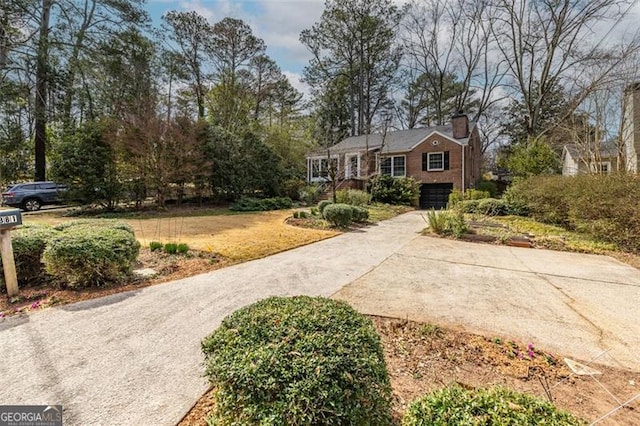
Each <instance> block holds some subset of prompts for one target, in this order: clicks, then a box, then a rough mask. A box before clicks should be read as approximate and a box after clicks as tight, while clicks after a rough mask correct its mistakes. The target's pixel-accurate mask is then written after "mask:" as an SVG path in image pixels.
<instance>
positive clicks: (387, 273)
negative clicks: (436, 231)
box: [334, 237, 640, 371]
mask: <svg viewBox="0 0 640 426" xmlns="http://www.w3.org/2000/svg"><path fill="white" fill-rule="evenodd" d="M334 297H335V298H337V299H342V300H346V301H347V302H349V303H350V304H351V305H352V306H354V307H355V308H356V309H358V310H359V311H361V312H363V313H367V314H376V315H384V316H391V317H398V318H408V319H412V320H418V321H431V322H436V323H440V324H454V325H458V326H462V327H463V328H465V329H467V330H471V331H475V332H481V333H483V334H487V335H489V336H491V335H500V336H503V337H506V338H513V339H517V340H521V341H524V342H533V343H534V344H535V345H536V346H537V347H540V348H545V349H547V350H551V351H557V352H560V353H562V354H565V355H570V356H573V357H575V358H577V359H581V360H590V359H592V358H594V357H597V356H598V355H601V354H602V353H603V352H604V351H608V352H607V353H606V355H605V356H602V357H600V358H599V359H598V362H601V363H606V364H610V365H613V366H621V365H622V366H624V367H627V368H631V369H634V370H636V371H640V321H639V320H640V271H638V270H637V269H635V268H633V267H631V266H628V265H625V264H622V263H620V262H618V261H616V260H615V259H612V258H610V257H606V256H594V255H584V254H576V253H565V252H556V251H548V250H534V249H526V248H514V247H506V246H494V245H484V244H476V243H466V242H460V241H452V240H446V239H440V238H430V237H420V238H417V239H414V240H412V241H411V242H409V243H408V244H407V245H406V246H404V247H403V248H402V249H401V250H399V251H398V252H396V253H395V254H393V255H392V256H391V257H390V258H389V259H387V260H386V261H384V262H383V263H382V264H380V265H379V266H378V267H377V268H375V269H374V270H373V271H371V272H369V273H368V274H366V275H364V276H362V277H360V278H358V279H357V280H355V281H354V282H352V283H351V284H349V285H348V286H346V287H344V288H343V289H342V290H340V291H339V292H338V293H336V294H335V295H334Z"/></svg>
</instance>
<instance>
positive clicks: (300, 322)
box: [202, 296, 391, 425]
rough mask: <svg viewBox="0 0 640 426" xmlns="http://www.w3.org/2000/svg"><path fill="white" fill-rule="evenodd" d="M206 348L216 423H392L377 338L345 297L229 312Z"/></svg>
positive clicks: (269, 302)
mask: <svg viewBox="0 0 640 426" xmlns="http://www.w3.org/2000/svg"><path fill="white" fill-rule="evenodd" d="M202 350H203V352H204V355H205V362H206V373H207V375H208V377H209V380H210V381H211V383H212V385H213V386H214V387H215V388H216V394H215V399H216V400H215V408H214V411H213V414H212V417H211V418H210V419H209V420H210V423H212V424H220V425H244V424H251V425H253V424H262V425H274V424H289V425H329V424H331V425H334V424H337V425H340V424H342V425H389V424H391V409H390V398H391V387H390V384H389V378H388V375H387V369H386V365H385V362H384V357H383V353H382V347H381V344H380V338H379V337H378V335H377V333H376V330H375V328H374V326H373V323H372V322H371V321H370V320H369V319H367V318H366V317H364V316H363V315H361V314H359V313H357V312H356V311H355V310H354V309H353V308H351V307H350V306H349V305H347V304H346V303H343V302H338V301H333V300H330V299H324V298H311V297H306V296H300V297H292V298H284V297H272V298H269V299H265V300H262V301H260V302H257V303H255V304H253V305H251V306H248V307H245V308H242V309H240V310H238V311H236V312H234V313H233V314H232V315H230V316H228V317H227V318H225V319H224V321H223V322H222V325H221V326H220V327H219V328H218V329H217V330H216V331H215V332H214V333H213V334H211V335H210V336H209V337H207V338H206V339H204V340H203V342H202Z"/></svg>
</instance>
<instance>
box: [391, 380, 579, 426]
mask: <svg viewBox="0 0 640 426" xmlns="http://www.w3.org/2000/svg"><path fill="white" fill-rule="evenodd" d="M583 424H586V423H585V422H583V421H582V420H580V419H578V418H577V417H574V416H572V415H571V414H569V413H566V412H563V411H560V410H558V409H557V408H556V407H555V406H553V405H552V404H550V403H548V402H546V401H543V400H540V399H537V398H534V397H532V396H529V395H526V394H523V393H518V392H514V391H512V390H509V389H505V388H502V387H493V388H488V389H474V390H467V389H463V388H462V387H461V386H459V385H453V386H450V387H447V388H444V389H441V390H438V391H435V392H432V393H430V394H429V395H426V396H424V397H422V398H419V399H417V400H416V401H414V402H413V403H411V405H409V407H408V408H407V411H405V414H404V417H403V419H402V426H432V425H433V426H447V425H460V426H462V425H464V426H498V425H531V426H533V425H541V426H542V425H545V426H574V425H583Z"/></svg>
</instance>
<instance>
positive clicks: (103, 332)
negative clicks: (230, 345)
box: [0, 213, 425, 426]
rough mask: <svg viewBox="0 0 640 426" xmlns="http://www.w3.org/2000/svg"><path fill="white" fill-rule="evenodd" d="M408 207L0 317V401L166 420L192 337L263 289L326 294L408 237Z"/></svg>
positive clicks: (130, 420) (186, 385)
mask: <svg viewBox="0 0 640 426" xmlns="http://www.w3.org/2000/svg"><path fill="white" fill-rule="evenodd" d="M424 226H425V223H424V221H423V220H422V218H421V217H420V216H419V214H417V213H411V214H406V215H402V216H399V217H396V218H394V219H392V220H389V221H385V222H383V223H380V224H378V225H375V226H370V227H368V228H367V229H365V230H361V231H355V232H350V233H347V234H343V235H340V236H338V237H335V238H331V239H329V240H324V241H321V242H318V243H315V244H312V245H308V246H305V247H301V248H298V249H295V250H290V251H287V252H283V253H280V254H277V255H274V256H270V257H267V258H263V259H260V260H256V261H252V262H247V263H243V264H240V265H236V266H232V267H229V268H224V269H221V270H218V271H214V272H212V273H209V274H204V275H199V276H196V277H191V278H188V279H184V280H180V281H174V282H171V283H166V284H161V285H156V286H152V287H147V288H144V289H141V290H138V291H133V292H127V293H120V294H116V295H113V296H108V297H104V298H101V299H94V300H91V301H87V302H81V303H77V304H72V305H66V306H61V307H59V308H52V309H46V310H43V311H41V312H37V313H34V314H31V315H23V316H18V317H11V318H5V319H0V404H62V405H63V407H64V423H65V425H83V426H84V425H109V426H111V425H175V424H176V423H177V422H178V421H179V420H180V419H181V417H182V415H184V414H185V413H186V412H187V411H188V410H189V408H190V407H191V406H192V405H193V404H194V403H195V402H196V401H197V400H198V398H199V397H200V396H201V395H202V394H203V393H204V391H205V390H206V389H207V387H208V384H207V381H206V379H205V378H204V377H203V372H204V368H203V365H202V354H201V351H200V342H201V340H202V339H203V338H204V337H205V336H207V335H208V334H210V333H211V332H212V331H213V330H214V329H215V328H216V327H217V326H218V325H219V324H220V321H221V320H222V319H223V318H224V317H225V316H226V315H228V314H230V313H231V312H233V311H234V310H236V309H238V308H239V307H242V306H244V305H247V304H249V303H252V302H254V301H256V300H259V299H262V298H265V297H268V296H273V295H299V294H306V295H318V296H330V295H331V294H333V293H335V292H336V291H338V290H339V289H340V288H342V287H343V286H344V285H346V284H348V283H350V282H352V281H353V280H355V279H356V278H358V277H360V276H362V275H364V274H366V273H367V272H369V271H370V270H372V269H373V268H374V267H375V266H377V265H379V264H380V263H382V262H383V261H384V260H385V259H387V258H388V257H389V256H391V255H392V254H393V253H395V252H396V251H398V250H399V249H401V248H402V247H403V246H404V245H405V244H406V243H407V242H408V241H410V240H411V239H413V238H416V237H418V232H419V231H420V230H421V229H422V228H423V227H424Z"/></svg>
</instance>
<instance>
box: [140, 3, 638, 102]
mask: <svg viewBox="0 0 640 426" xmlns="http://www.w3.org/2000/svg"><path fill="white" fill-rule="evenodd" d="M406 1H407V0H394V2H395V3H398V4H402V3H405V2H406ZM146 8H147V10H148V12H149V14H150V15H151V18H152V19H153V22H154V24H155V25H160V23H161V17H162V15H163V14H165V13H166V12H168V11H171V10H178V11H187V10H193V11H196V12H198V13H199V14H200V15H202V16H204V17H205V18H207V19H208V20H209V22H210V23H215V22H218V21H220V20H222V19H223V18H225V17H232V18H238V19H242V20H243V21H245V22H246V23H247V24H249V25H250V26H251V28H252V30H253V32H254V34H255V35H256V36H258V37H260V38H262V39H263V40H264V41H265V43H266V45H267V54H268V55H269V56H270V57H271V58H272V59H273V60H275V61H276V63H277V64H278V65H279V66H280V68H281V69H282V71H283V73H284V74H285V75H286V76H287V77H288V78H289V81H290V82H291V84H292V85H293V86H294V87H295V88H296V89H298V90H299V91H300V92H302V93H303V94H305V95H306V96H308V95H309V87H308V86H307V85H306V84H304V83H302V82H301V81H300V78H301V77H302V71H303V69H304V67H305V66H306V65H307V64H308V63H309V60H310V59H311V54H310V52H309V51H308V50H307V49H306V47H305V46H303V45H302V43H300V41H299V37H300V33H301V32H302V30H304V29H307V28H311V26H312V25H313V24H314V23H315V22H318V21H319V20H320V17H321V15H322V11H323V10H324V0H147V4H146ZM630 12H631V13H630V15H629V16H627V18H626V19H625V20H624V22H621V23H620V25H618V27H617V28H616V30H614V31H612V33H611V34H610V30H611V24H612V23H611V22H603V23H602V24H601V25H600V26H599V27H596V28H594V33H593V37H594V39H601V38H603V37H604V38H606V39H608V41H612V40H615V39H619V38H622V39H624V38H625V37H626V36H627V35H630V34H631V33H633V32H635V31H637V29H638V28H637V24H636V23H637V21H638V19H640V1H635V2H634V3H633V5H632V6H631V9H630ZM601 47H604V46H601Z"/></svg>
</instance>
